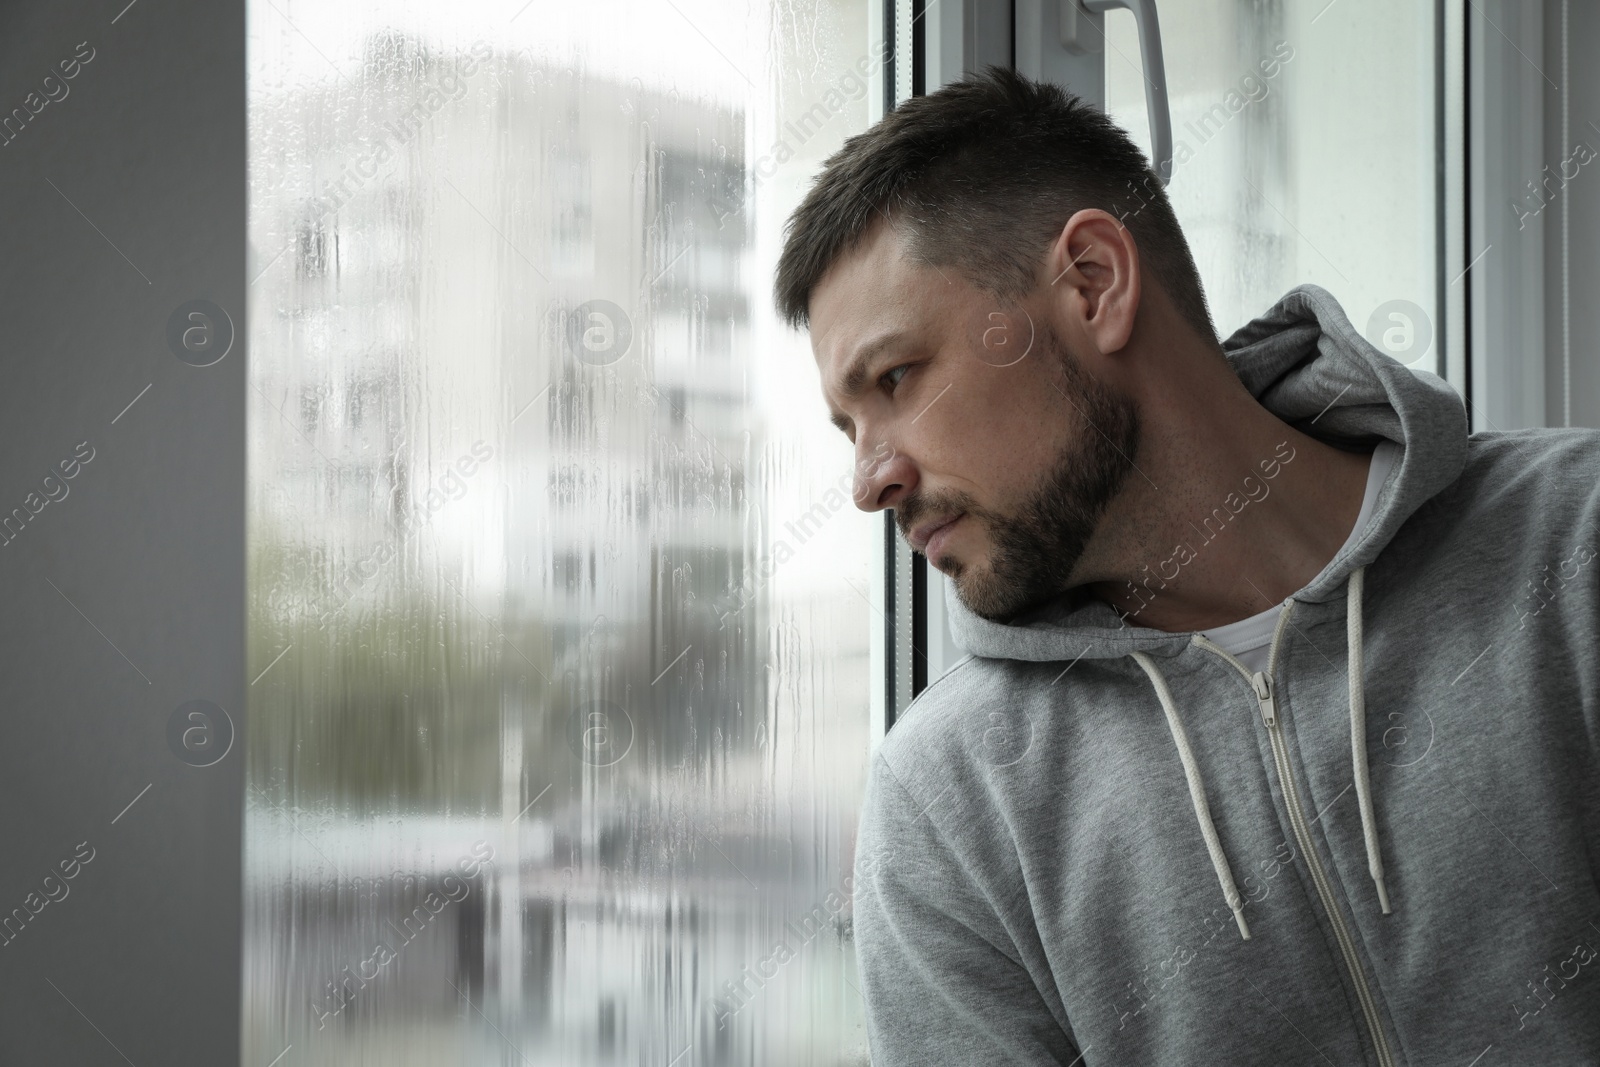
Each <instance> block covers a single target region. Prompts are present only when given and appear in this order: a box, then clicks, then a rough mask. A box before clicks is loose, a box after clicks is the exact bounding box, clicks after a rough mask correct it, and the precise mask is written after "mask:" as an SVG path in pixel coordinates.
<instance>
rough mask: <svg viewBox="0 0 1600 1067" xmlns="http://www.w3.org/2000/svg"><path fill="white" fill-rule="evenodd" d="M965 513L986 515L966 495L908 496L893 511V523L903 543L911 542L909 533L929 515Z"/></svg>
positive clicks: (920, 494)
mask: <svg viewBox="0 0 1600 1067" xmlns="http://www.w3.org/2000/svg"><path fill="white" fill-rule="evenodd" d="M959 512H966V513H967V514H968V515H974V516H979V517H983V516H984V515H986V514H987V513H986V512H984V510H983V509H982V508H980V507H979V506H978V503H977V501H975V500H973V499H972V497H970V496H968V495H967V494H966V493H959V492H951V493H934V494H922V493H918V494H916V495H915V496H908V497H906V498H905V500H903V501H901V502H900V504H899V505H897V506H896V507H895V509H894V523H895V526H896V527H898V528H899V530H900V536H901V538H902V539H904V540H905V541H907V542H909V541H910V540H911V531H912V530H914V529H915V528H916V527H917V525H918V524H920V523H921V522H922V520H923V519H925V518H927V517H928V516H930V515H955V514H957V513H959Z"/></svg>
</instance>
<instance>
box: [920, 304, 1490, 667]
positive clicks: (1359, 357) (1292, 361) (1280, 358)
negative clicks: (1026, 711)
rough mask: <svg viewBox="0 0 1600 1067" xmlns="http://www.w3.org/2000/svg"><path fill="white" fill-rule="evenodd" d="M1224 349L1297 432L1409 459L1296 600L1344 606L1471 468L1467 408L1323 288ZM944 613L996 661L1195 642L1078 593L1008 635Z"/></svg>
mask: <svg viewBox="0 0 1600 1067" xmlns="http://www.w3.org/2000/svg"><path fill="white" fill-rule="evenodd" d="M1222 347H1223V351H1224V352H1225V353H1226V354H1227V357H1228V361H1229V363H1231V364H1232V366H1233V369H1234V372H1235V373H1236V374H1238V376H1239V379H1240V381H1242V382H1243V383H1244V385H1245V388H1247V389H1248V390H1250V393H1251V395H1252V396H1254V397H1255V398H1256V399H1257V400H1258V401H1260V403H1261V404H1262V406H1263V407H1265V408H1266V409H1267V410H1268V411H1270V412H1272V413H1273V414H1274V415H1276V416H1277V417H1278V418H1280V419H1282V420H1283V421H1284V422H1287V423H1288V424H1289V425H1291V426H1293V427H1294V428H1295V429H1297V430H1299V431H1300V432H1302V433H1304V434H1306V435H1307V436H1310V437H1315V438H1318V439H1319V440H1323V441H1326V442H1328V443H1330V444H1333V445H1337V446H1339V447H1343V448H1348V449H1352V450H1356V451H1370V450H1371V449H1372V448H1373V447H1374V446H1376V445H1377V444H1378V443H1379V442H1380V441H1392V442H1394V444H1395V445H1397V446H1398V447H1399V449H1400V455H1399V458H1398V460H1397V461H1396V463H1395V466H1394V469H1393V470H1392V471H1390V474H1389V479H1388V481H1387V483H1386V484H1385V485H1384V486H1383V489H1382V491H1381V492H1380V494H1379V496H1378V499H1377V503H1376V506H1375V508H1374V511H1373V515H1372V519H1371V521H1370V522H1369V523H1368V524H1367V527H1366V530H1365V531H1364V532H1363V534H1362V536H1361V537H1360V538H1359V539H1358V540H1357V541H1355V542H1354V543H1353V544H1351V545H1349V546H1347V547H1346V548H1345V550H1344V551H1341V552H1340V553H1339V554H1338V555H1337V556H1335V557H1334V558H1333V559H1332V560H1330V561H1329V562H1328V565H1327V566H1326V567H1325V568H1324V569H1323V570H1322V572H1321V573H1320V574H1318V575H1317V576H1316V578H1314V579H1313V580H1312V581H1311V583H1310V584H1309V585H1307V586H1306V587H1305V588H1304V589H1302V590H1301V591H1300V592H1298V593H1296V594H1295V599H1296V600H1299V601H1303V602H1313V603H1319V602H1322V601H1325V600H1329V599H1331V598H1334V597H1337V596H1339V595H1340V594H1341V592H1342V591H1343V589H1344V587H1345V584H1346V581H1347V580H1348V579H1349V577H1350V575H1351V573H1352V572H1354V571H1355V570H1356V569H1358V568H1361V567H1365V566H1366V565H1367V564H1368V563H1370V562H1372V561H1373V560H1374V559H1376V558H1377V557H1378V553H1379V552H1381V551H1382V550H1383V547H1384V546H1385V545H1387V544H1388V543H1389V540H1390V538H1392V537H1393V536H1394V534H1395V531H1397V530H1398V529H1399V528H1400V526H1401V525H1402V524H1403V523H1404V522H1405V521H1406V520H1407V519H1408V518H1410V517H1411V514H1412V513H1413V512H1414V511H1416V510H1417V508H1418V507H1420V506H1421V505H1422V504H1423V503H1424V502H1425V501H1427V500H1428V499H1429V498H1431V497H1432V496H1433V495H1434V494H1435V493H1437V492H1439V491H1440V490H1441V489H1443V488H1444V487H1445V486H1447V485H1449V484H1450V483H1451V482H1453V481H1455V480H1456V478H1457V477H1458V476H1459V475H1460V474H1461V468H1462V466H1463V465H1464V464H1465V462H1466V456H1467V417H1466V410H1465V409H1464V408H1463V406H1462V403H1461V398H1460V396H1459V395H1458V394H1457V393H1456V391H1455V390H1454V389H1452V388H1451V387H1450V385H1449V384H1448V383H1446V382H1445V381H1443V380H1442V379H1440V378H1439V377H1438V376H1437V375H1434V374H1430V373H1428V372H1426V371H1415V370H1412V369H1410V368H1408V367H1405V366H1403V365H1401V364H1400V363H1397V362H1396V361H1395V360H1394V359H1392V358H1391V357H1389V356H1387V355H1385V354H1383V353H1381V352H1379V351H1378V350H1377V349H1376V348H1374V347H1373V346H1372V345H1371V344H1370V343H1368V341H1367V340H1366V338H1364V337H1362V336H1361V335H1360V334H1359V333H1357V332H1356V330H1355V327H1354V326H1352V325H1351V324H1350V320H1349V319H1348V318H1346V317H1345V313H1344V310H1343V309H1342V308H1341V307H1340V306H1339V303H1338V301H1336V300H1335V299H1334V298H1333V295H1332V294H1331V293H1329V292H1328V291H1327V290H1326V289H1323V288H1321V287H1320V286H1316V285H1302V286H1299V287H1298V288H1296V289H1292V290H1290V291H1289V293H1288V294H1286V295H1285V296H1284V297H1283V299H1281V300H1280V301H1278V303H1277V304H1276V305H1275V306H1274V307H1273V308H1272V309H1271V310H1270V311H1268V312H1267V313H1266V314H1264V315H1262V316H1261V317H1259V318H1257V319H1256V320H1254V321H1253V322H1251V323H1249V324H1248V325H1246V326H1244V327H1242V328H1241V329H1239V330H1238V331H1237V332H1236V333H1234V334H1233V335H1232V336H1231V337H1229V338H1228V339H1227V340H1226V341H1224V342H1223V346H1222ZM945 604H946V607H947V609H948V611H949V615H950V632H951V636H952V637H954V638H955V641H956V643H957V644H958V645H960V646H961V647H962V648H964V649H966V650H967V651H968V652H971V653H972V654H973V655H976V656H982V657H985V658H988V659H1016V660H1034V661H1041V662H1048V661H1055V660H1061V659H1068V660H1071V659H1076V658H1080V657H1081V658H1084V659H1113V658H1118V657H1122V656H1127V655H1129V654H1131V653H1133V652H1149V651H1156V650H1162V649H1171V648H1174V647H1177V646H1181V645H1183V644H1184V643H1186V642H1188V641H1189V640H1190V635H1188V634H1186V633H1168V632H1165V631H1162V630H1152V629H1149V628H1148V627H1142V626H1130V625H1129V624H1128V623H1127V622H1126V621H1124V619H1123V617H1122V615H1121V613H1119V612H1118V611H1117V610H1116V609H1114V608H1112V607H1111V606H1110V605H1109V604H1106V603H1105V602H1104V601H1101V600H1097V599H1095V598H1093V597H1090V596H1087V595H1085V594H1081V593H1068V594H1066V595H1064V596H1062V597H1059V598H1057V599H1056V600H1054V601H1051V602H1049V603H1048V604H1045V605H1043V606H1041V607H1037V608H1034V609H1031V610H1030V611H1027V612H1025V613H1023V614H1022V615H1019V616H1018V617H1016V618H1014V619H1012V620H1011V621H1009V622H1004V623H1001V622H993V621H990V620H988V619H985V618H982V617H981V616H978V615H975V614H973V613H972V612H971V611H970V610H968V608H967V607H966V605H965V604H963V603H962V602H961V598H960V597H959V596H957V595H956V591H955V587H954V584H953V583H952V582H951V581H950V579H949V578H945Z"/></svg>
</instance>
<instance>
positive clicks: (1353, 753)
mask: <svg viewBox="0 0 1600 1067" xmlns="http://www.w3.org/2000/svg"><path fill="white" fill-rule="evenodd" d="M1366 573H1367V569H1366V568H1365V567H1357V568H1356V569H1355V571H1354V573H1352V574H1351V575H1350V583H1349V588H1348V591H1347V594H1346V595H1347V596H1348V598H1349V599H1348V607H1347V610H1346V612H1345V616H1346V622H1345V625H1346V627H1347V640H1346V643H1347V644H1348V645H1349V647H1350V762H1351V763H1352V764H1353V765H1354V767H1355V776H1356V800H1357V801H1359V802H1360V804H1361V834H1362V836H1363V837H1365V838H1366V840H1367V870H1368V871H1369V872H1371V874H1372V881H1373V884H1374V885H1376V886H1377V887H1378V904H1379V906H1381V907H1382V908H1383V913H1384V914H1385V915H1388V914H1390V912H1389V890H1388V887H1386V886H1385V885H1384V882H1383V856H1382V855H1381V854H1380V853H1379V851H1378V820H1377V818H1376V817H1375V816H1374V815H1373V813H1372V782H1371V781H1370V780H1369V776H1368V774H1367V694H1366V688H1365V685H1364V683H1363V677H1362V675H1363V670H1362V667H1363V663H1362V656H1361V641H1362V634H1361V593H1362V586H1363V585H1364V584H1365V583H1364V581H1363V579H1365V577H1366Z"/></svg>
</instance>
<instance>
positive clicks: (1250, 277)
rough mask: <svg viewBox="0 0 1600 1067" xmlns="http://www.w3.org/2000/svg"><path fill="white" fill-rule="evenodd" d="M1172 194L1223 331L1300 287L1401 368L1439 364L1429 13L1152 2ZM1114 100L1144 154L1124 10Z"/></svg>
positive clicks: (1306, 3)
mask: <svg viewBox="0 0 1600 1067" xmlns="http://www.w3.org/2000/svg"><path fill="white" fill-rule="evenodd" d="M1159 7H1160V21H1161V30H1162V43H1163V50H1164V51H1165V53H1166V56H1165V59H1166V62H1165V68H1166V72H1167V84H1168V87H1169V91H1170V94H1171V95H1170V102H1171V110H1172V141H1173V161H1174V165H1173V176H1172V182H1171V185H1170V186H1169V188H1168V194H1169V195H1170V197H1171V200H1172V205H1173V210H1174V211H1175V212H1176V213H1177V216H1178V221H1179V223H1180V224H1181V225H1182V226H1183V229H1184V233H1185V235H1186V236H1187V237H1188V240H1189V246H1190V249H1191V250H1192V251H1193V253H1194V257H1195V261H1196V266H1197V267H1198V268H1199V271H1200V277H1201V280H1202V281H1203V282H1204V283H1205V287H1206V298H1207V301H1208V302H1209V304H1210V307H1211V316H1212V320H1213V322H1214V323H1215V324H1216V327H1217V331H1218V333H1219V335H1220V336H1221V337H1227V336H1228V335H1229V334H1230V333H1232V332H1233V331H1234V330H1236V329H1238V328H1239V327H1240V326H1243V325H1244V324H1245V323H1247V322H1249V321H1250V320H1251V319H1253V318H1255V317H1256V316H1257V315H1260V314H1261V313H1262V312H1263V311H1265V310H1266V309H1267V308H1269V307H1271V306H1272V304H1273V303H1274V302H1275V301H1277V299H1278V298H1279V297H1281V296H1282V295H1283V294H1284V293H1286V292H1288V291H1289V290H1290V289H1292V288H1294V287H1295V286H1296V285H1299V284H1301V283H1303V282H1312V283H1315V284H1317V285H1320V286H1322V287H1323V288H1324V289H1327V290H1328V291H1329V292H1330V293H1332V294H1333V295H1334V297H1336V298H1337V299H1338V300H1339V302H1340V304H1341V305H1342V306H1343V307H1344V310H1345V314H1346V315H1347V316H1348V317H1349V318H1350V320H1351V323H1352V325H1354V327H1355V329H1356V330H1357V332H1359V333H1361V334H1362V335H1363V336H1366V337H1367V338H1368V339H1369V340H1372V341H1373V343H1374V344H1375V345H1376V346H1377V347H1378V348H1379V349H1380V350H1383V351H1386V352H1388V353H1389V354H1390V355H1392V356H1394V357H1395V358H1396V359H1398V360H1400V361H1401V362H1403V363H1406V364H1408V365H1410V366H1413V367H1416V368H1418V369H1422V370H1430V371H1435V370H1439V369H1440V368H1441V366H1442V363H1441V360H1442V352H1443V349H1444V346H1443V345H1442V344H1441V336H1440V335H1441V329H1440V320H1441V319H1443V318H1444V316H1443V315H1441V314H1440V310H1439V309H1440V308H1441V306H1442V303H1443V300H1442V298H1443V295H1444V294H1443V293H1442V292H1441V291H1440V290H1441V288H1442V287H1443V285H1447V284H1448V279H1446V280H1445V281H1444V282H1443V283H1441V280H1440V278H1439V263H1440V255H1441V249H1440V247H1439V233H1440V228H1439V222H1438V219H1439V193H1438V190H1439V185H1438V168H1439V166H1440V161H1439V157H1438V148H1437V146H1438V144H1439V137H1438V130H1437V124H1438V116H1437V101H1438V91H1437V78H1438V73H1437V70H1436V67H1435V56H1436V44H1435V41H1436V38H1437V35H1438V26H1437V24H1436V14H1437V13H1436V11H1435V5H1432V4H1395V3H1392V2H1390V0H1339V2H1338V3H1336V4H1330V3H1328V0H1257V2H1253V3H1247V4H1241V3H1237V2H1235V0H1183V2H1181V3H1161V4H1160V5H1159ZM1105 70H1106V105H1107V110H1108V111H1109V112H1110V113H1111V115H1112V117H1113V118H1115V119H1116V120H1117V121H1118V122H1119V123H1121V124H1122V125H1123V126H1125V127H1126V128H1127V129H1128V130H1129V131H1130V132H1132V133H1133V135H1134V137H1135V139H1136V140H1137V141H1138V143H1139V144H1140V145H1141V146H1148V145H1149V144H1150V141H1149V127H1148V121H1147V119H1146V117H1145V95H1144V94H1145V83H1144V76H1143V67H1142V65H1141V60H1140V52H1139V40H1138V33H1137V30H1136V27H1135V25H1134V22H1133V19H1132V17H1131V16H1129V15H1128V14H1127V13H1126V12H1121V11H1114V12H1111V13H1109V14H1108V15H1107V17H1106V56H1105Z"/></svg>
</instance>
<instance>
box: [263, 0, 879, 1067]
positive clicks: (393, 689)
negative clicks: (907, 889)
mask: <svg viewBox="0 0 1600 1067" xmlns="http://www.w3.org/2000/svg"><path fill="white" fill-rule="evenodd" d="M867 27H868V10H867V3H866V2H865V0H862V2H860V3H853V2H835V3H821V4H815V5H803V6H791V5H788V4H784V3H771V4H762V3H757V4H754V5H749V4H734V3H729V2H725V0H717V2H712V0H703V2H692V0H674V2H673V3H663V2H659V0H650V2H640V3H629V2H607V3H593V4H581V5H579V4H568V5H551V4H546V3H543V2H542V0H540V2H537V3H534V4H527V5H524V3H523V0H513V2H509V3H505V4H496V3H483V4H473V5H459V4H446V3H443V2H440V3H433V4H423V3H385V2H380V0H363V2H360V3H321V2H319V3H315V4H313V3H309V2H290V0H270V2H269V0H252V2H251V3H250V5H249V70H250V84H249V99H250V132H249V161H250V220H251V222H250V226H251V229H250V243H251V265H250V271H249V275H250V277H251V278H253V279H254V281H253V282H252V285H251V290H250V308H249V331H250V353H251V360H252V367H251V386H252V388H251V393H250V406H249V413H248V414H249V438H250V482H249V522H250V575H249V592H250V603H251V629H250V655H251V662H252V664H255V665H257V666H256V667H255V668H254V669H253V670H252V672H251V673H252V675H253V676H254V678H255V680H254V682H253V683H252V685H251V687H250V715H249V731H250V732H249V736H248V753H249V759H250V764H249V795H248V804H247V816H246V818H247V826H246V858H245V870H246V932H245V938H246V943H245V976H244V982H245V997H246V1003H245V1035H244V1048H243V1061H244V1062H245V1063H246V1064H250V1065H253V1067H267V1065H268V1064H273V1065H275V1067H294V1065H310V1064H317V1065H323V1064H326V1065H333V1064H340V1065H345V1064H361V1063H371V1064H384V1065H400V1067H404V1065H411V1064H416V1065H423V1064H427V1065H430V1067H432V1065H436V1064H444V1063H449V1064H528V1065H540V1067H542V1065H552V1067H553V1065H561V1067H578V1065H584V1064H613V1063H615V1064H641V1065H644V1064H661V1065H665V1064H669V1063H670V1064H673V1065H674V1067H693V1065H710V1064H750V1063H761V1064H772V1065H789V1064H794V1065H801V1064H805V1065H821V1064H827V1065H835V1064H864V1063H865V1062H866V1051H865V1047H866V1042H865V1031H864V1026H863V1021H862V1009H861V1004H860V995H859V993H858V991H857V988H856V986H857V984H858V983H857V981H856V978H855V972H854V950H853V945H852V942H851V935H850V919H851V910H850V899H849V892H848V889H849V886H850V875H851V871H852V866H853V864H854V861H855V856H854V830H855V825H856V820H857V815H858V811H859V805H860V799H861V790H862V787H863V785H864V782H865V778H866V764H867V757H868V749H869V713H868V712H869V709H868V706H867V702H868V699H869V697H868V694H869V692H870V679H869V677H868V673H869V640H870V636H869V635H870V631H871V628H872V626H873V625H874V624H875V620H874V619H873V617H872V615H871V612H870V610H869V606H868V604H867V603H866V602H865V601H864V599H863V595H864V594H865V592H866V591H867V590H868V583H869V575H870V572H871V567H870V564H871V557H870V553H871V552H872V551H873V550H874V548H875V547H878V545H879V541H880V540H881V537H879V536H878V530H879V526H878V524H877V523H874V522H871V521H870V520H869V519H868V518H867V516H865V515H863V514H861V513H860V512H858V511H857V510H856V509H855V508H854V507H853V506H852V505H851V502H850V500H849V493H848V485H849V481H848V475H849V473H850V465H851V460H852V456H851V454H850V451H849V447H848V445H847V443H846V442H844V441H843V439H841V438H839V436H838V434H837V432H836V431H834V430H833V429H832V428H831V427H830V426H829V425H828V422H827V417H826V411H825V409H824V407H823V404H822V400H821V397H820V394H819V392H818V390H817V385H816V370H815V365H814V364H813V362H812V360H811V355H810V349H809V345H808V343H807V341H806V339H805V338H804V336H803V335H800V334H796V333H793V332H792V331H788V330H786V329H784V328H783V327H781V326H780V325H779V324H778V323H777V322H776V320H775V316H774V314H773V312H772V310H771V298H770V295H769V294H770V279H771V272H772V267H773V264H774V262H775V260H776V256H777V251H778V248H779V244H780V241H781V236H782V234H781V227H782V223H783V220H784V219H785V217H786V216H787V214H788V212H789V210H790V209H791V208H792V207H793V205H794V204H795V203H796V202H797V201H798V198H799V197H800V195H801V194H802V193H803V191H804V188H805V186H806V183H807V182H808V181H809V179H810V177H811V175H813V174H814V173H815V172H816V171H817V169H818V168H819V166H820V163H821V160H822V159H823V158H824V157H825V156H826V155H827V154H828V153H829V152H831V151H832V150H833V149H835V148H836V147H837V146H838V145H839V143H840V142H841V141H842V140H843V139H844V138H845V137H846V136H848V135H850V134H852V133H855V132H858V131H859V130H861V129H863V128H864V127H865V126H866V125H867V116H868V99H867V94H868V84H867V82H866V80H865V78H864V77H863V76H862V74H861V73H860V72H861V71H862V70H864V69H872V68H871V65H870V63H869V62H868V60H869V45H868V40H867ZM841 485H843V486H844V487H845V490H844V491H843V492H842V493H841V492H840V490H839V487H840V486H841ZM279 1057H281V1059H279Z"/></svg>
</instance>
